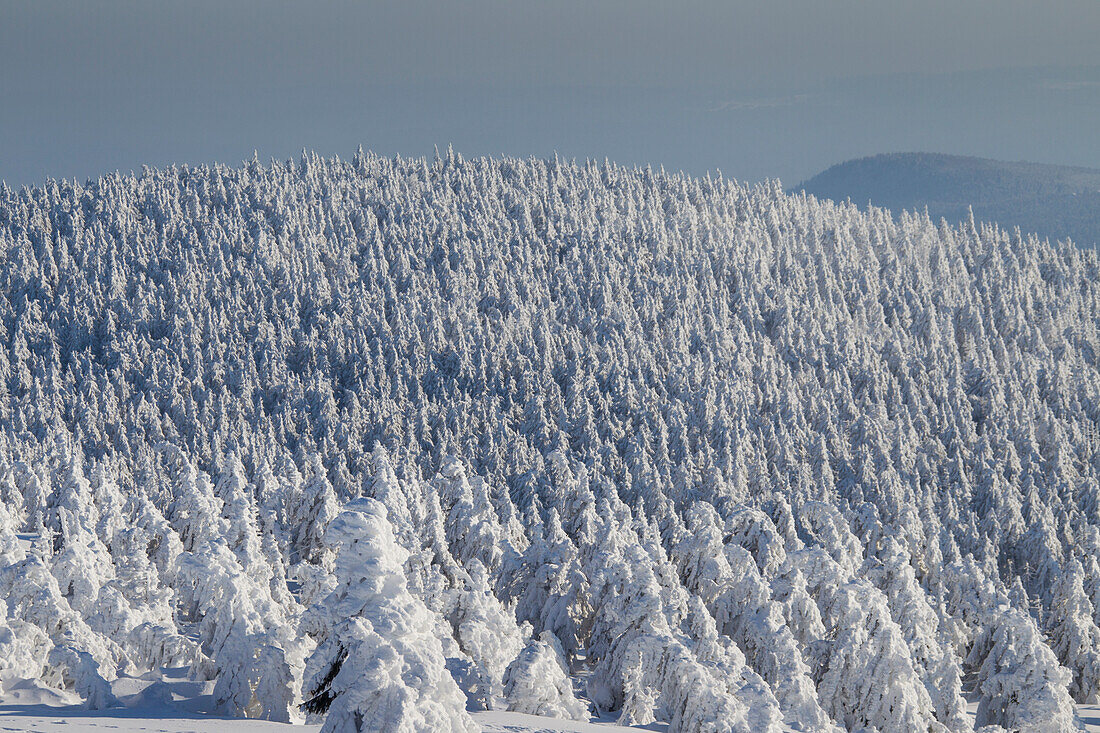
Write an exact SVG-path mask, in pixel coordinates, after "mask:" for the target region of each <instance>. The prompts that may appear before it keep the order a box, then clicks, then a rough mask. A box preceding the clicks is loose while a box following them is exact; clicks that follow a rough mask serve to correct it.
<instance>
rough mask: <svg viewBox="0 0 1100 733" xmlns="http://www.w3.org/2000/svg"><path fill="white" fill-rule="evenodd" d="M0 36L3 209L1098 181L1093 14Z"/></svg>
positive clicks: (957, 13) (239, 6)
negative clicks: (253, 171) (682, 184)
mask: <svg viewBox="0 0 1100 733" xmlns="http://www.w3.org/2000/svg"><path fill="white" fill-rule="evenodd" d="M628 10H629V12H628ZM0 15H3V16H4V17H3V20H4V22H2V23H0V98H3V99H5V100H7V101H6V103H5V105H4V112H3V114H0V180H4V181H6V182H7V183H8V184H10V185H23V184H33V183H38V182H41V181H42V180H44V179H45V178H46V177H59V178H77V179H84V178H86V177H92V176H96V175H99V174H101V173H104V172H107V171H112V170H123V171H127V170H140V168H141V166H142V165H153V166H159V165H167V164H172V163H199V162H211V161H220V162H224V163H228V164H236V163H238V162H239V161H241V160H243V159H245V158H249V157H251V155H252V152H253V150H255V151H257V152H258V154H259V156H260V158H261V159H263V160H267V159H268V158H271V157H276V158H286V157H290V156H294V155H296V154H297V153H298V152H299V151H300V150H302V149H303V148H305V149H310V150H315V151H317V152H318V153H321V154H324V155H333V154H337V155H340V156H343V157H347V156H349V155H350V154H351V153H352V152H353V151H354V150H355V148H356V147H357V146H358V145H363V146H364V147H365V148H370V149H372V150H375V151H378V152H380V153H383V154H394V153H400V154H402V155H428V154H431V152H432V149H433V147H434V146H437V145H438V146H441V147H442V146H446V145H447V144H453V145H454V147H455V149H456V150H458V151H460V152H462V153H463V154H465V155H482V154H509V155H519V156H528V155H533V156H539V157H543V156H549V155H552V154H554V153H558V154H559V155H561V156H563V157H566V158H585V157H595V158H604V157H608V158H612V159H615V160H617V161H619V162H622V163H627V164H642V165H644V164H652V165H654V166H658V165H663V166H665V167H666V168H669V169H682V170H685V171H687V172H689V173H695V174H701V173H703V172H705V171H708V170H715V169H721V170H722V171H723V172H724V173H726V174H727V175H730V176H732V177H735V178H738V179H741V180H748V181H752V180H759V179H763V178H768V177H779V178H781V179H782V180H783V181H784V183H786V184H787V185H793V184H796V183H798V182H799V181H801V180H804V179H806V178H808V177H810V176H812V175H813V174H815V173H817V172H819V171H821V170H822V169H824V168H826V167H828V166H829V165H831V164H834V163H837V162H840V161H842V160H846V159H849V158H853V157H858V156H863V155H870V154H874V153H879V152H892V151H930V152H945V153H954V154H961V155H975V156H982V157H989V158H996V159H1002V160H1029V161H1035V162H1045V163H1057V164H1064V165H1080V166H1091V167H1100V138H1098V136H1096V135H1095V134H1094V127H1093V121H1094V120H1095V119H1098V118H1100V46H1098V44H1096V43H1095V38H1096V37H1097V34H1098V33H1100V5H1097V4H1096V3H1095V2H1088V1H1086V0H1078V1H1076V2H1068V1H1064V0H1059V1H1058V2H1055V3H1053V4H1050V3H1048V4H1045V5H1044V6H1042V7H1039V6H1037V5H1034V4H1029V3H1024V2H1017V1H1013V2H1008V3H1005V2H994V1H993V0H980V1H978V2H970V3H966V4H965V5H959V4H954V3H948V2H946V1H943V2H935V3H931V4H927V3H926V4H922V6H921V7H920V8H910V7H905V6H899V5H897V4H893V3H887V4H880V5H874V6H869V5H866V4H864V3H859V2H855V0H844V1H842V2H834V3H829V4H828V5H812V4H806V3H802V2H777V3H770V4H768V5H767V6H764V7H757V6H755V5H753V4H748V3H743V2H737V3H720V2H717V1H716V0H707V1H703V0H699V1H696V2H687V3H681V4H677V5H676V6H675V7H673V6H672V5H671V4H663V3H657V2H629V3H628V2H626V0H615V1H605V2H597V3H580V2H559V3H515V2H504V1H503V0H473V1H472V2H467V3H463V4H462V5H461V6H459V5H455V6H453V7H443V8H440V7H437V6H435V5H434V4H430V3H424V2H411V3H401V4H397V3H348V2H321V3H311V4H308V5H306V4H301V5H299V4H289V3H287V4H275V5H273V4H267V3H258V2H253V1H250V2H242V3H234V4H232V5H230V6H224V5H223V4H221V3H213V2H197V3H189V4H187V5H186V6H177V5H168V4H156V5H148V4H144V3H137V2H116V3H107V4H97V5H96V6H95V7H90V6H88V7H86V6H82V5H76V4H70V3H62V2H52V1H47V2H35V3H27V2H17V3H10V4H8V5H6V6H5V8H4V10H3V11H0ZM426 18H427V19H430V20H428V21H425V19H426ZM902 30H904V32H901V31H902Z"/></svg>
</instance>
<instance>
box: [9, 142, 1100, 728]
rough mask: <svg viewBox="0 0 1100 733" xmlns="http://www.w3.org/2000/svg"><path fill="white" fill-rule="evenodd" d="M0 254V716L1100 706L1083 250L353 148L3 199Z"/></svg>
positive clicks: (687, 724) (501, 715)
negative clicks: (61, 706)
mask: <svg viewBox="0 0 1100 733" xmlns="http://www.w3.org/2000/svg"><path fill="white" fill-rule="evenodd" d="M0 256H2V257H3V261H4V266H3V267H0V345H2V346H3V348H0V684H2V685H3V687H4V690H5V693H4V695H5V698H6V700H7V705H8V708H7V710H8V712H9V713H13V708H12V706H15V707H16V708H18V706H19V705H23V706H37V705H39V704H42V703H46V702H57V701H61V702H65V703H67V704H75V703H76V701H77V700H79V701H80V702H79V705H80V709H81V710H83V713H82V714H77V713H76V712H74V709H72V708H70V709H67V710H66V711H65V714H66V715H69V714H71V715H72V719H71V720H70V721H69V722H68V723H67V725H73V726H75V725H79V724H80V723H81V721H87V722H88V723H89V724H91V723H92V722H95V721H102V720H103V718H100V717H98V716H100V715H104V716H107V718H119V717H122V718H125V716H119V715H115V714H114V711H115V710H118V709H119V708H117V707H116V706H117V705H119V704H120V703H123V702H126V701H136V703H137V704H136V705H135V706H134V707H133V708H132V709H131V712H132V713H134V714H135V715H136V714H138V713H139V712H142V711H143V710H149V709H152V710H155V711H158V712H157V713H156V714H155V715H153V716H152V717H151V721H152V722H151V723H150V726H155V725H156V722H155V721H156V720H157V719H159V718H163V717H164V715H162V713H163V712H164V711H165V710H166V709H171V708H175V709H176V710H177V711H178V713H179V716H180V717H181V718H183V723H181V725H184V726H186V725H192V726H193V727H196V728H197V727H200V726H206V725H214V726H215V727H216V728H217V729H218V730H224V729H225V728H226V727H231V726H236V725H238V724H237V723H236V722H211V720H210V718H209V717H208V716H209V715H217V716H222V717H225V718H233V719H242V718H251V719H263V720H267V721H274V722H273V723H269V725H274V724H275V723H283V722H285V723H291V724H298V723H307V722H308V723H317V724H321V725H322V726H323V727H322V730H323V731H325V733H346V732H351V731H361V730H366V731H379V732H384V733H390V732H391V731H399V732H400V733H406V732H409V733H413V732H415V733H420V731H431V732H432V733H477V732H478V731H479V730H480V729H481V728H482V727H484V726H491V727H496V728H497V729H501V728H503V729H507V728H508V726H511V725H513V724H517V725H519V723H517V722H516V721H518V720H519V719H518V718H515V717H511V714H524V715H532V716H541V717H542V718H543V719H546V720H549V719H550V718H560V719H564V720H572V721H578V722H577V723H575V724H574V723H553V724H551V723H549V722H548V723H545V726H546V727H551V725H558V726H562V725H574V728H575V727H576V726H578V725H582V724H584V723H585V722H586V721H588V720H589V718H590V716H591V715H592V712H593V711H601V712H602V713H603V714H604V717H605V718H606V719H607V720H608V721H614V722H615V723H617V724H619V725H624V726H640V727H643V728H644V727H647V726H648V727H649V728H651V729H652V728H653V727H654V726H656V727H657V728H658V729H660V728H661V727H664V728H665V729H667V730H668V731H670V733H712V732H720V733H780V732H781V731H783V730H784V729H795V730H801V731H815V732H820V733H839V731H841V730H852V731H877V732H878V733H910V731H918V730H919V731H927V732H929V733H963V732H965V731H972V730H974V728H975V727H976V726H978V727H982V728H983V733H992V732H993V731H998V730H1000V731H1007V730H1012V731H1016V730H1020V731H1027V732H1028V733H1069V732H1070V731H1075V730H1079V727H1080V725H1081V722H1082V721H1081V717H1080V716H1079V714H1078V712H1079V710H1086V709H1084V708H1078V707H1077V705H1078V704H1085V705H1094V704H1096V703H1097V700H1098V699H1100V333H1098V328H1100V262H1098V260H1097V254H1096V253H1095V252H1082V251H1080V250H1078V249H1076V248H1074V247H1072V246H1071V245H1069V244H1067V243H1049V242H1045V241H1039V240H1037V239H1035V238H1034V237H1022V236H1019V235H1017V234H1014V233H1011V234H1010V233H1006V232H1004V231H1001V230H998V229H996V228H994V227H987V226H980V225H978V224H976V223H975V222H966V223H964V224H962V225H960V226H955V227H950V226H947V225H946V224H943V223H938V222H933V221H929V220H928V219H927V218H925V217H919V216H911V215H902V216H901V217H899V218H896V219H895V218H893V217H892V216H890V215H889V213H887V212H883V211H881V210H871V211H868V212H861V211H859V210H858V209H857V208H855V207H853V206H851V205H836V204H833V203H830V202H822V201H817V200H815V199H813V198H810V197H805V196H788V195H785V194H784V193H783V192H782V190H781V189H780V187H779V186H778V184H777V183H772V184H767V185H762V186H754V187H747V186H742V185H739V184H737V183H735V182H732V181H728V180H725V179H722V178H713V177H708V178H704V179H696V178H691V177H688V176H683V175H677V174H668V173H665V172H663V171H652V170H631V169H625V168H621V167H617V166H614V165H611V164H607V163H594V162H590V163H584V164H576V163H567V162H563V161H558V160H551V161H539V160H515V159H502V160H487V159H480V160H472V161H466V160H463V159H462V158H461V157H459V156H456V155H453V154H447V155H446V156H444V157H441V158H439V159H436V160H422V159H414V160H404V159H393V160H390V159H385V158H380V157H377V156H371V155H363V154H359V155H356V156H355V158H354V159H353V160H351V161H349V162H343V161H339V160H323V159H321V158H318V157H316V156H311V155H306V156H303V158H302V159H301V160H299V161H291V162H285V163H283V162H279V163H273V164H272V165H270V166H264V165H261V164H260V163H259V162H258V161H251V162H249V163H247V164H245V165H244V166H242V167H240V168H236V169H230V168H225V167H221V166H218V167H213V168H209V167H199V168H188V167H173V168H169V169H166V170H159V171H157V170H145V171H143V172H142V173H141V174H140V175H136V176H135V175H131V176H122V175H117V174H116V175H110V176H105V177H104V178H101V179H98V180H95V181H89V182H87V183H85V184H76V183H71V182H49V183H47V184H45V185H43V186H40V187H34V188H23V189H20V190H18V191H16V190H12V189H10V188H7V187H4V186H2V185H0ZM165 668H167V669H172V670H175V671H174V672H172V675H171V676H169V677H167V678H166V679H165V680H161V681H160V683H158V684H153V685H149V686H148V687H143V688H142V689H140V690H135V689H127V685H137V684H138V683H135V682H133V680H135V679H142V678H145V677H146V675H149V674H152V672H151V671H152V670H161V669H165ZM158 674H159V673H158ZM134 695H139V697H138V698H134ZM39 697H41V699H36V698H39ZM177 697H178V698H179V699H177ZM20 700H22V702H19V701H20ZM1088 710H1091V709H1088ZM15 712H17V710H15ZM23 712H24V713H26V714H28V715H35V716H39V718H40V720H41V721H44V722H43V724H49V725H53V723H52V722H50V721H51V720H56V719H64V716H63V717H62V718H55V717H53V716H54V712H53V709H43V708H39V707H29V708H28V707H24V708H23ZM200 713H201V714H202V715H203V716H204V717H202V718H194V720H193V722H190V721H191V719H190V718H188V716H192V715H198V714H200ZM1087 715H1091V713H1087ZM8 720H16V718H14V717H11V716H10V715H9V716H8ZM126 724H127V725H137V724H134V723H126ZM240 725H241V726H248V725H253V724H251V723H248V724H246V723H241V724H240ZM255 725H261V724H255ZM522 725H526V723H523V724H522ZM537 725H544V724H543V723H537ZM986 726H989V727H986ZM521 729H522V727H521Z"/></svg>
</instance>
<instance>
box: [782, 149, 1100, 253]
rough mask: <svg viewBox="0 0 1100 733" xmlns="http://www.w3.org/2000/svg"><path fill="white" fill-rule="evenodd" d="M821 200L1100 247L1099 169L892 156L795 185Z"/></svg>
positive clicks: (842, 167)
mask: <svg viewBox="0 0 1100 733" xmlns="http://www.w3.org/2000/svg"><path fill="white" fill-rule="evenodd" d="M795 190H797V191H803V190H804V191H806V192H807V193H811V194H813V195H815V196H819V197H821V198H830V199H834V200H836V201H844V200H847V199H851V200H852V201H853V202H854V203H856V204H859V205H860V206H865V205H866V204H867V203H868V202H870V203H871V204H873V205H874V206H881V207H884V208H887V209H891V210H892V211H901V210H902V209H906V210H910V211H913V210H916V211H924V210H925V209H927V210H928V214H929V216H931V217H932V219H933V220H935V221H939V220H940V219H941V218H943V219H947V221H948V222H951V223H955V222H960V221H967V220H968V219H969V217H970V212H971V210H973V215H974V218H975V219H978V220H979V221H989V222H995V223H996V224H997V225H999V226H1001V227H1003V228H1005V229H1012V228H1014V227H1019V228H1020V229H1021V230H1023V231H1025V232H1038V233H1039V234H1040V236H1043V237H1049V238H1050V239H1067V238H1068V239H1072V240H1073V241H1074V242H1075V243H1077V244H1079V245H1081V246H1084V247H1098V246H1100V170H1097V169H1095V168H1076V167H1072V166H1065V165H1045V164H1041V163H1010V162H1006V161H1001V160H989V159H987V158H971V157H966V156H962V155H943V154H938V153H891V154H886V155H872V156H871V157H868V158H859V159H856V160H849V161H845V162H844V163H838V164H837V165H834V166H832V167H831V168H829V169H828V170H825V171H822V172H821V173H818V174H817V175H816V176H814V177H813V178H811V179H810V180H808V181H805V182H803V183H801V184H799V185H798V186H796V187H795Z"/></svg>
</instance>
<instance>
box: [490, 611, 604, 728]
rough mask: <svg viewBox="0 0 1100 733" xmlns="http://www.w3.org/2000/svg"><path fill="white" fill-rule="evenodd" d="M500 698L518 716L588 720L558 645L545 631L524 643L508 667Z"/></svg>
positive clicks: (586, 710)
mask: <svg viewBox="0 0 1100 733" xmlns="http://www.w3.org/2000/svg"><path fill="white" fill-rule="evenodd" d="M504 697H505V699H506V700H507V701H508V709H509V710H513V711H515V712H518V713H527V714H529V715H544V716H546V717H550V718H567V719H571V720H588V706H587V705H585V704H584V703H583V702H581V701H580V700H578V699H577V698H576V696H575V695H574V693H573V683H572V681H571V680H570V677H569V671H568V668H567V667H566V664H565V655H564V653H563V651H562V647H561V643H560V642H559V641H558V640H557V638H556V637H555V636H554V635H553V634H552V633H551V632H549V631H544V632H542V633H541V634H539V637H538V638H537V639H531V640H530V641H528V642H527V645H526V646H525V647H524V648H523V650H522V651H521V652H520V653H519V655H518V656H517V657H516V658H515V660H513V661H512V663H511V664H509V665H508V669H507V670H505V672H504Z"/></svg>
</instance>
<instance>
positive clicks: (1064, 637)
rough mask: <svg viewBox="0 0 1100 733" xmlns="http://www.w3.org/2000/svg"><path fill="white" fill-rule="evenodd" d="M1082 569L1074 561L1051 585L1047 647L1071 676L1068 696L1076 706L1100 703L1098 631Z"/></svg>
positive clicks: (1078, 563) (1099, 634)
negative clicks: (1048, 644)
mask: <svg viewBox="0 0 1100 733" xmlns="http://www.w3.org/2000/svg"><path fill="white" fill-rule="evenodd" d="M1083 577H1084V570H1083V568H1082V567H1081V563H1080V562H1079V561H1078V560H1077V559H1076V558H1075V559H1073V560H1072V561H1071V562H1070V563H1069V567H1067V568H1066V570H1065V572H1063V573H1062V576H1061V577H1060V578H1059V579H1058V581H1057V582H1056V583H1055V586H1054V589H1053V597H1052V599H1051V609H1050V611H1051V616H1052V617H1053V618H1054V619H1056V623H1055V625H1054V628H1053V629H1051V632H1050V646H1051V649H1052V650H1053V651H1054V653H1055V654H1056V655H1057V656H1058V661H1060V662H1061V663H1062V665H1063V666H1064V667H1066V669H1068V670H1069V671H1070V672H1071V673H1073V682H1072V684H1071V685H1070V688H1069V693H1070V695H1071V696H1072V697H1073V699H1074V700H1076V701H1077V702H1079V703H1096V702H1098V701H1100V628H1097V626H1096V622H1095V621H1094V620H1093V607H1092V603H1091V602H1090V601H1089V599H1088V597H1087V596H1086V595H1085V588H1084V583H1083Z"/></svg>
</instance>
